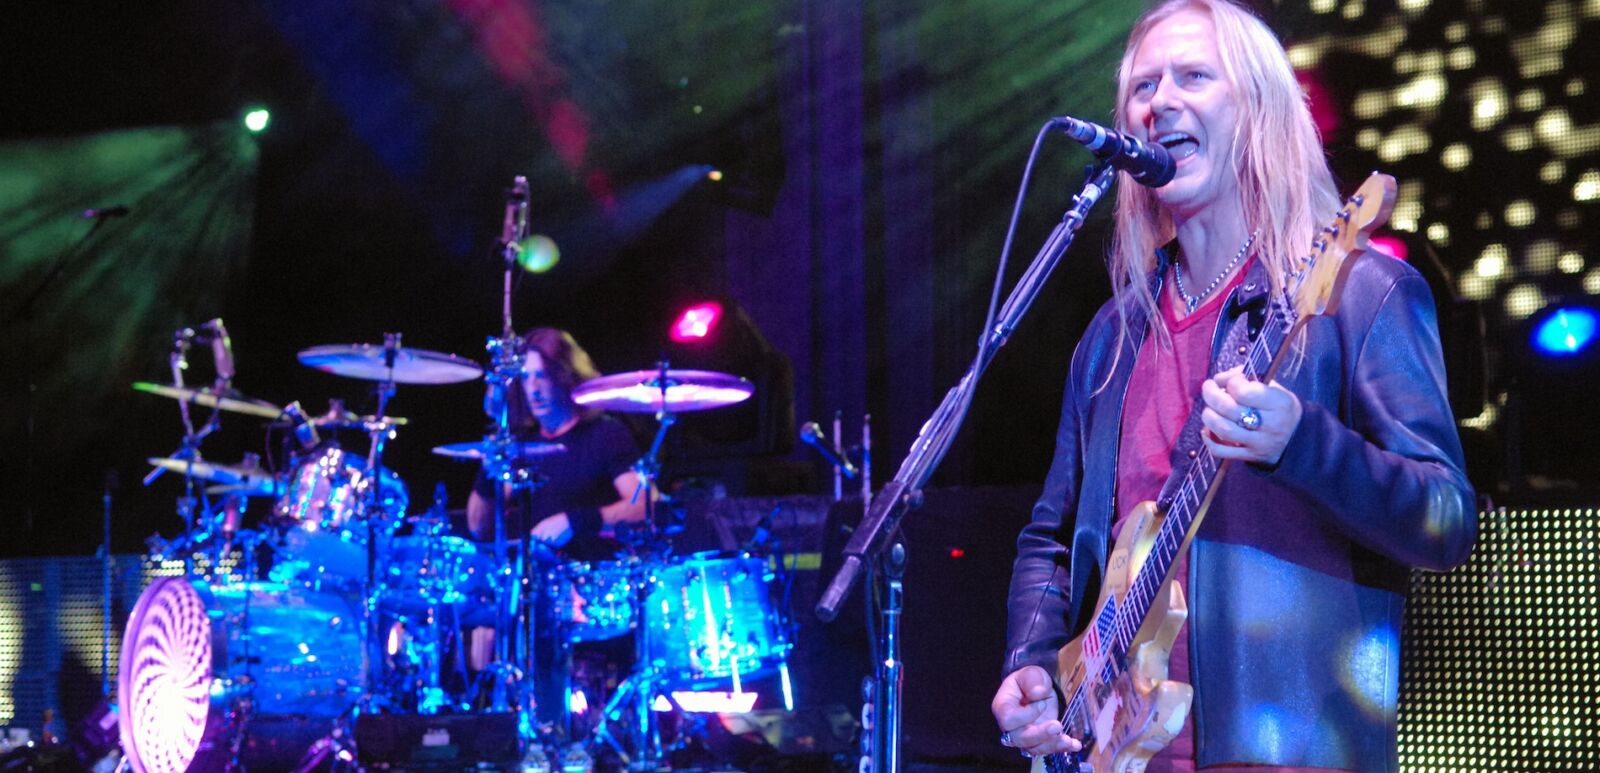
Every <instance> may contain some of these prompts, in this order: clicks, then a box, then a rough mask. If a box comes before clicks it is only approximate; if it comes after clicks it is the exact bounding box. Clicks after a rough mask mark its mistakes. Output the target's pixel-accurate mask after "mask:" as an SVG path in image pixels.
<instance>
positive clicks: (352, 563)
mask: <svg viewBox="0 0 1600 773" xmlns="http://www.w3.org/2000/svg"><path fill="white" fill-rule="evenodd" d="M379 469H380V473H381V474H380V475H378V476H373V475H370V474H368V473H367V471H366V461H365V460H364V459H362V458H361V457H359V456H356V455H353V454H348V453H346V452H345V451H344V450H343V449H341V448H339V447H337V446H326V447H323V448H320V449H317V450H316V451H314V452H312V453H311V455H309V456H307V457H305V458H302V459H300V460H299V461H298V462H296V464H295V465H294V468H293V469H292V470H291V471H290V473H289V480H288V482H287V483H286V484H285V485H284V492H283V496H282V498H280V499H279V500H278V504H277V507H276V508H275V512H276V514H277V516H278V519H279V521H280V523H283V524H285V525H286V527H287V531H286V532H285V534H284V550H283V553H284V555H283V558H284V559H285V561H284V562H283V563H282V564H280V567H279V568H278V569H275V571H274V575H273V579H278V580H290V579H300V580H307V579H323V578H326V577H328V576H330V575H331V576H332V577H334V578H337V579H342V580H360V579H364V578H365V577H366V576H367V532H368V530H369V528H370V527H371V526H373V525H377V526H379V528H380V530H381V529H387V528H388V522H389V521H390V520H392V519H391V518H389V517H388V516H390V515H391V514H393V515H396V516H397V515H398V514H400V513H403V512H405V509H406V504H407V501H408V500H407V496H406V487H405V483H404V482H402V481H401V480H400V478H399V477H397V476H396V475H395V474H394V473H393V472H390V471H389V470H386V469H382V468H379ZM374 492H376V494H377V496H375V497H374V496H373V495H372V494H373V493H374ZM373 519H377V523H376V524H374V523H373V522H372V521H373ZM308 575H309V576H308Z"/></svg>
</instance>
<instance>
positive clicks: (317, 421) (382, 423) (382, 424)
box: [272, 406, 411, 432]
mask: <svg viewBox="0 0 1600 773" xmlns="http://www.w3.org/2000/svg"><path fill="white" fill-rule="evenodd" d="M306 421H307V422H308V423H310V424H311V426H313V427H316V428H317V429H328V428H330V427H331V428H333V429H354V430H360V431H362V432H381V431H383V430H385V429H388V428H390V427H404V426H405V425H407V424H410V423H411V420H410V419H407V418H404V417H401V416H384V417H383V418H381V419H380V418H378V417H377V416H362V415H360V414H357V413H351V412H350V411H349V410H346V409H345V408H344V407H343V406H329V408H328V412H327V413H324V414H321V415H318V416H312V417H310V418H308V419H306ZM272 426H274V427H277V428H283V427H292V426H296V424H295V422H293V421H277V422H274V423H273V425H272Z"/></svg>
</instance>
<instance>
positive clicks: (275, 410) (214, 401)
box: [133, 381, 283, 419]
mask: <svg viewBox="0 0 1600 773" xmlns="http://www.w3.org/2000/svg"><path fill="white" fill-rule="evenodd" d="M133 388H134V389H135V390H136V391H139V392H149V393H150V394H153V395H160V396H162V397H171V398H173V399H175V400H184V401H187V402H190V403H194V404H195V405H200V406H204V407H206V408H218V409H221V410H224V411H232V412H233V413H243V414H247V415H250V416H260V417H261V418H263V419H276V418H278V414H281V413H283V409H282V408H279V407H278V406H276V405H273V404H272V403H269V402H266V401H265V400H257V399H255V398H251V397H245V396H244V395H241V394H237V393H235V394H217V393H216V392H213V391H212V390H211V389H210V388H198V389H197V388H195V387H187V386H177V385H176V384H154V383H151V382H149V381H135V382H134V383H133Z"/></svg>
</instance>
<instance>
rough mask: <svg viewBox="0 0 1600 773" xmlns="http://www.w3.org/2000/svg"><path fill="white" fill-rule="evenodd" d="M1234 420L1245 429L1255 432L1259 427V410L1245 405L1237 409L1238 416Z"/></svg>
mask: <svg viewBox="0 0 1600 773" xmlns="http://www.w3.org/2000/svg"><path fill="white" fill-rule="evenodd" d="M1234 422H1235V423H1237V424H1238V425H1239V426H1240V427H1243V428H1244V429H1246V430H1249V431H1251V432H1255V431H1256V430H1258V429H1261V411H1258V410H1256V409H1255V408H1250V407H1246V408H1244V409H1243V410H1241V411H1239V418H1237V419H1234Z"/></svg>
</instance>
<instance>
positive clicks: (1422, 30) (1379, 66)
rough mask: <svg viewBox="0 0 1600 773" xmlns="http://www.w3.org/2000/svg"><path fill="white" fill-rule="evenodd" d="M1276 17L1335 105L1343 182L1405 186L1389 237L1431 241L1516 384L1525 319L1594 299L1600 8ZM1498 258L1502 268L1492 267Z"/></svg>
mask: <svg viewBox="0 0 1600 773" xmlns="http://www.w3.org/2000/svg"><path fill="white" fill-rule="evenodd" d="M1257 5H1258V6H1260V5H1267V4H1257ZM1270 6H1271V10H1270V11H1269V12H1268V14H1267V16H1268V18H1269V19H1270V20H1271V22H1272V24H1273V25H1274V27H1276V28H1277V30H1278V32H1279V33H1280V35H1282V36H1283V38H1284V39H1285V41H1286V43H1287V46H1288V49H1289V52H1290V61H1291V62H1293V63H1294V65H1295V67H1296V68H1297V69H1298V70H1299V71H1300V74H1301V77H1302V79H1303V80H1305V81H1306V82H1308V83H1312V84H1314V85H1315V86H1317V88H1316V89H1313V90H1312V91H1311V93H1312V94H1313V99H1317V100H1321V99H1323V98H1325V99H1326V104H1325V105H1322V107H1323V108H1324V115H1327V116H1331V117H1330V118H1327V119H1323V118H1319V125H1320V128H1321V129H1322V130H1323V135H1324V140H1325V141H1326V143H1327V145H1328V150H1329V156H1330V160H1331V163H1332V165H1333V168H1334V171H1335V173H1336V174H1337V175H1338V176H1339V177H1340V179H1342V180H1344V181H1345V182H1346V185H1347V187H1353V186H1354V184H1355V182H1356V181H1359V180H1361V179H1362V178H1363V177H1364V176H1365V175H1366V174H1367V172H1369V171H1371V170H1373V169H1381V170H1382V171H1385V172H1388V173H1389V174H1392V175H1394V176H1395V178H1396V179H1397V180H1399V181H1400V182H1401V183H1402V186H1401V189H1400V192H1399V196H1398V200H1397V202H1396V206H1395V215H1394V217H1392V218H1391V221H1390V228H1391V229H1392V230H1394V231H1398V232H1401V233H1402V235H1404V237H1405V238H1407V239H1409V240H1413V241H1414V242H1417V241H1422V240H1424V239H1425V240H1427V242H1429V243H1431V245H1432V247H1433V248H1434V250H1435V251H1436V252H1437V254H1438V258H1439V262H1440V263H1441V264H1442V265H1443V266H1444V267H1445V268H1446V269H1447V270H1448V271H1449V272H1450V273H1451V274H1452V275H1453V279H1454V282H1455V285H1456V287H1455V290H1456V293H1458V294H1459V295H1460V296H1462V297H1464V298H1467V299H1471V300H1477V301H1481V302H1482V304H1483V305H1482V308H1483V312H1484V315H1485V317H1486V322H1487V323H1488V329H1489V331H1490V336H1489V341H1488V346H1489V359H1488V365H1489V367H1490V374H1491V378H1495V377H1497V376H1498V377H1500V381H1501V384H1500V385H1501V386H1504V385H1505V382H1507V381H1508V380H1509V378H1510V376H1509V374H1507V372H1506V368H1507V367H1508V365H1507V363H1509V362H1514V361H1515V357H1516V356H1517V355H1518V354H1519V353H1520V351H1521V350H1522V349H1523V348H1525V346H1526V344H1525V340H1526V336H1523V335H1518V334H1517V331H1518V330H1519V329H1520V326H1522V325H1524V324H1525V322H1526V320H1527V318H1528V317H1529V316H1530V315H1532V314H1534V313H1536V312H1537V311H1538V310H1539V309H1540V308H1542V307H1543V306H1544V305H1545V304H1547V303H1551V302H1554V301H1555V300H1557V299H1563V298H1570V297H1572V296H1575V295H1583V294H1593V293H1594V292H1595V288H1594V284H1595V283H1594V282H1589V281H1586V275H1585V269H1586V268H1587V267H1589V265H1590V264H1591V263H1593V261H1594V258H1595V254H1596V246H1597V242H1600V236H1597V234H1600V205H1597V203H1600V100H1595V99H1593V98H1592V97H1590V96H1588V94H1587V92H1588V91H1589V86H1590V82H1591V81H1593V80H1594V74H1595V73H1597V72H1600V51H1597V50H1596V49H1595V47H1594V46H1592V45H1586V44H1585V41H1593V40H1596V39H1600V3H1596V2H1593V0H1548V1H1545V2H1531V3H1519V2H1511V1H1510V0H1471V1H1465V2H1463V1H1458V2H1430V1H1429V0H1405V1H1404V2H1400V1H1399V0H1389V2H1370V1H1369V2H1365V3H1363V2H1352V1H1351V0H1339V1H1338V2H1311V1H1310V0H1302V2H1288V3H1273V4H1270ZM1314 107H1316V105H1314ZM1435 226H1437V228H1436V227H1435ZM1420 246H1421V245H1419V244H1417V243H1413V244H1412V245H1411V247H1412V250H1411V254H1412V255H1413V256H1415V255H1418V254H1423V250H1421V249H1419V247H1420ZM1491 248H1492V249H1493V250H1495V251H1496V252H1497V253H1498V255H1499V256H1500V259H1499V260H1491V261H1488V262H1487V264H1485V261H1483V260H1482V259H1481V258H1480V255H1483V254H1485V252H1486V251H1488V250H1490V249H1491ZM1567 255H1571V256H1572V257H1571V258H1568V259H1565V260H1562V256H1567ZM1413 262H1415V263H1417V264H1418V265H1419V268H1423V269H1424V271H1425V273H1426V272H1427V268H1425V267H1423V266H1422V265H1421V264H1422V261H1416V260H1414V261H1413Z"/></svg>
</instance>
